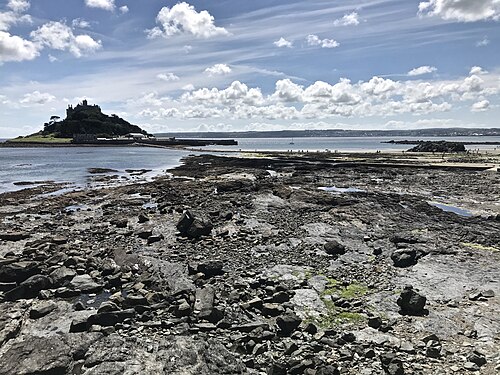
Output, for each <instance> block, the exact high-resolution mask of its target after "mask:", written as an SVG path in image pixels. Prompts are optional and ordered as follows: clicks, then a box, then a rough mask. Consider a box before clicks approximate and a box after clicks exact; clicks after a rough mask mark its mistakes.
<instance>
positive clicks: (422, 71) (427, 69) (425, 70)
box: [408, 65, 437, 77]
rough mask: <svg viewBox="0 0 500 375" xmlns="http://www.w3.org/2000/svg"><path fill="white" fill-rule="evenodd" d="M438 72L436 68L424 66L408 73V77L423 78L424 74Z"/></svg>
mask: <svg viewBox="0 0 500 375" xmlns="http://www.w3.org/2000/svg"><path fill="white" fill-rule="evenodd" d="M436 70H437V68H436V67H434V66H429V65H424V66H419V67H418V68H414V69H412V70H410V71H409V72H408V75H409V76H410V77H414V76H421V75H423V74H429V73H433V72H435V71H436Z"/></svg>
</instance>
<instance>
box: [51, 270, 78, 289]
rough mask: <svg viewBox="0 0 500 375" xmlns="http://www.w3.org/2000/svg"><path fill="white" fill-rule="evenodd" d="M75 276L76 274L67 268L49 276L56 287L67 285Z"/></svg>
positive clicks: (55, 271) (53, 272)
mask: <svg viewBox="0 0 500 375" xmlns="http://www.w3.org/2000/svg"><path fill="white" fill-rule="evenodd" d="M75 276H76V272H75V271H74V270H72V269H70V268H68V267H65V266H62V267H59V268H57V269H56V270H54V271H52V272H51V273H50V275H49V277H50V278H51V280H52V283H53V284H54V286H55V287H60V286H65V285H67V284H68V283H69V282H70V281H71V279H72V278H73V277H75Z"/></svg>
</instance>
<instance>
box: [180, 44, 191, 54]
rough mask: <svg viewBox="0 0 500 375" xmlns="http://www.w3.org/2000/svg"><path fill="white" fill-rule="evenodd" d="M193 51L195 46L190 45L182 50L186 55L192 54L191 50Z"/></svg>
mask: <svg viewBox="0 0 500 375" xmlns="http://www.w3.org/2000/svg"><path fill="white" fill-rule="evenodd" d="M192 49H193V46H190V45H185V46H184V47H182V50H183V51H184V52H185V53H189V52H191V50H192Z"/></svg>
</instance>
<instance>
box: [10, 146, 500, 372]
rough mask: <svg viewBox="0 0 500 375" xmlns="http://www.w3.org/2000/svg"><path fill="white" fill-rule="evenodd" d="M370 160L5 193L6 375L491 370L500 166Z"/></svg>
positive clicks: (228, 160) (188, 170)
mask: <svg viewBox="0 0 500 375" xmlns="http://www.w3.org/2000/svg"><path fill="white" fill-rule="evenodd" d="M399 157H402V156H399ZM377 158H381V159H380V160H378V159H377ZM382 158H383V156H382V155H377V156H373V158H371V159H370V158H367V156H366V155H362V156H360V157H358V159H356V158H354V157H352V158H351V159H350V160H349V161H348V162H347V161H344V162H342V163H340V162H339V161H338V160H332V159H329V158H328V157H319V156H316V157H315V156H312V155H307V156H306V155H303V156H302V157H299V156H296V155H295V156H290V155H288V156H282V157H279V156H277V155H273V157H266V156H265V155H254V156H251V155H248V156H247V157H246V158H235V157H217V156H213V155H201V156H190V157H188V158H186V159H185V160H184V164H183V165H182V166H180V167H178V168H176V169H174V170H171V172H172V174H173V176H164V177H161V178H157V179H155V180H154V181H152V182H148V183H143V184H130V185H125V186H119V187H110V188H104V189H98V190H84V191H78V192H70V193H67V194H63V195H58V196H45V197H44V198H43V199H41V198H40V196H39V195H38V194H40V189H39V188H38V189H29V188H28V189H25V190H23V191H19V192H12V193H5V194H1V195H0V203H1V209H0V218H1V224H0V374H85V375H89V374H110V375H111V374H311V375H313V374H317V375H321V374H323V375H325V374H366V375H368V374H391V375H399V374H467V373H471V374H473V373H475V374H496V373H498V372H499V371H500V354H499V350H498V349H499V347H500V315H499V311H500V297H499V296H500V268H499V267H498V265H499V262H500V245H499V244H500V206H498V201H499V198H500V174H499V173H498V172H496V171H494V170H484V169H486V168H482V169H479V170H474V169H472V168H471V169H470V170H467V169H464V168H451V167H449V166H448V167H441V168H440V167H439V166H437V167H433V168H426V167H425V166H424V165H423V164H421V162H420V161H418V160H410V161H408V160H407V159H405V160H399V159H397V158H398V157H396V156H391V157H389V159H388V160H382ZM390 158H396V159H397V160H393V159H390ZM368 159H369V160H368ZM490 161H491V160H490ZM379 162H380V163H382V162H386V165H385V167H383V168H382V167H377V165H376V164H377V163H379ZM494 162H496V163H498V160H496V161H494ZM419 163H420V164H419ZM433 201H439V202H441V203H443V204H447V205H449V207H450V210H451V211H453V207H455V206H457V207H460V208H461V209H464V210H468V212H471V213H472V216H470V217H469V216H467V217H466V216H463V215H459V214H456V213H454V212H445V211H444V210H443V209H440V208H439V207H436V206H434V205H432V204H430V202H433ZM457 212H459V211H457Z"/></svg>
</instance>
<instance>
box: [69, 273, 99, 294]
mask: <svg viewBox="0 0 500 375" xmlns="http://www.w3.org/2000/svg"><path fill="white" fill-rule="evenodd" d="M68 287H69V288H70V289H72V290H76V291H79V292H87V293H92V292H98V291H100V290H101V289H102V285H101V284H98V283H96V282H95V281H94V280H93V279H92V277H90V275H86V274H84V275H77V276H75V277H73V279H71V281H70V282H69V284H68Z"/></svg>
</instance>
